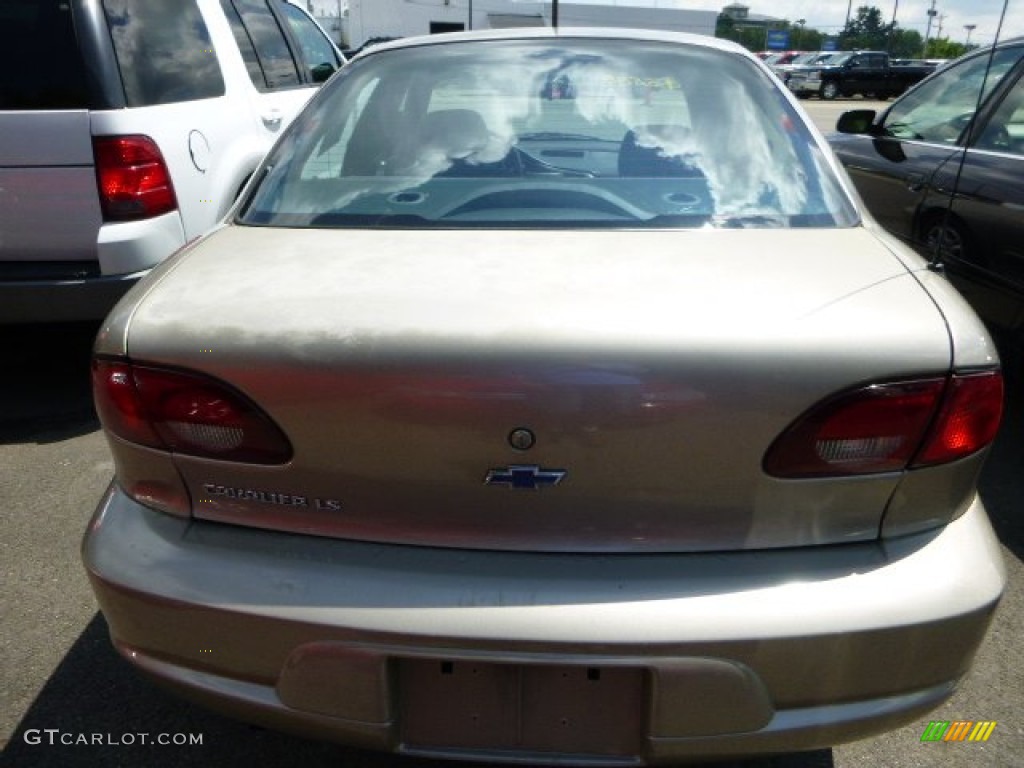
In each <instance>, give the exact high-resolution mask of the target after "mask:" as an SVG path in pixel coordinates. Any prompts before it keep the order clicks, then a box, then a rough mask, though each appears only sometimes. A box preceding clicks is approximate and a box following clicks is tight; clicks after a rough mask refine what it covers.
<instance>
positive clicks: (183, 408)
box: [92, 359, 292, 464]
mask: <svg viewBox="0 0 1024 768" xmlns="http://www.w3.org/2000/svg"><path fill="white" fill-rule="evenodd" d="M92 381H93V396H94V399H95V401H96V410H97V412H98V414H99V417H100V421H102V423H103V426H104V428H105V429H107V430H108V431H109V432H111V433H112V434H114V435H116V436H117V437H119V438H121V439H123V440H127V441H128V442H130V443H136V444H138V445H144V446H148V447H150V448H156V449H158V450H164V451H170V452H173V453H180V454H186V455H189V456H199V457H204V458H210V459H220V460H222V461H237V462H245V463H250V464H283V463H285V462H287V461H289V460H290V459H291V457H292V446H291V443H290V442H289V441H288V438H287V437H285V435H284V433H283V432H282V431H281V429H280V428H279V427H278V426H277V425H276V424H275V423H274V422H273V420H272V419H271V418H270V417H269V416H268V415H267V414H266V413H265V412H264V411H263V410H262V409H260V408H259V407H258V406H257V405H256V404H255V403H253V402H252V401H251V400H250V399H249V398H247V397H246V396H245V395H243V394H241V393H240V392H238V391H236V390H234V389H233V388H232V387H230V386H229V385H227V384H225V383H224V382H221V381H219V380H217V379H214V378H212V377H209V376H205V375H203V374H198V373H194V372H190V371H189V372H186V371H179V370H176V369H169V368H161V367H158V366H149V365H138V364H134V363H129V362H126V361H119V360H106V359H96V360H94V361H93V367H92Z"/></svg>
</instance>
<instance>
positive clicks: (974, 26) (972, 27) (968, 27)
mask: <svg viewBox="0 0 1024 768" xmlns="http://www.w3.org/2000/svg"><path fill="white" fill-rule="evenodd" d="M977 28H978V25H977V24H964V29H966V30H967V47H968V48H970V47H971V32H973V31H974V30H976V29H977Z"/></svg>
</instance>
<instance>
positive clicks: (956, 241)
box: [921, 213, 985, 266]
mask: <svg viewBox="0 0 1024 768" xmlns="http://www.w3.org/2000/svg"><path fill="white" fill-rule="evenodd" d="M921 240H922V242H923V244H924V247H925V253H926V254H927V256H928V257H929V258H934V257H935V256H938V257H939V258H941V259H954V260H956V261H962V262H967V263H969V264H975V265H977V266H985V259H984V258H983V257H982V256H981V254H980V253H979V252H978V250H977V249H976V248H974V247H973V246H972V244H971V239H970V235H968V234H967V231H966V229H964V225H963V223H962V222H960V221H959V220H958V219H955V218H952V217H950V216H947V215H946V214H945V213H938V214H934V215H932V216H931V217H930V218H929V219H927V220H926V221H925V223H924V225H923V226H922V228H921Z"/></svg>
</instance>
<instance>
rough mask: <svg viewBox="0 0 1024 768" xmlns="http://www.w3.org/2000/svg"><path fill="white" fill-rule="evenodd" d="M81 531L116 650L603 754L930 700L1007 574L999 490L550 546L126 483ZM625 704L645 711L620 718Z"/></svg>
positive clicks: (353, 715)
mask: <svg viewBox="0 0 1024 768" xmlns="http://www.w3.org/2000/svg"><path fill="white" fill-rule="evenodd" d="M83 555H84V559H85V564H86V567H87V569H88V571H89V574H90V577H91V579H92V583H93V588H94V590H95V591H96V594H97V596H98V598H99V601H100V604H101V607H102V609H103V612H104V614H105V616H106V619H107V622H108V624H109V626H110V631H111V635H112V637H113V639H114V642H115V644H116V646H117V647H118V649H119V650H120V652H121V653H122V654H123V655H124V656H125V657H126V658H127V659H128V660H129V661H131V662H132V663H133V664H135V665H136V666H137V667H138V668H139V669H141V670H142V671H144V672H146V673H148V674H150V675H151V676H153V677H155V678H156V679H158V680H160V681H162V682H163V683H165V684H167V685H169V686H171V687H172V688H174V689H176V690H177V691H178V692H180V693H182V694H184V695H186V696H188V697H190V698H192V699H194V700H196V701H199V702H200V703H202V704H204V705H207V706H210V707H212V708H216V709H219V710H222V711H225V712H227V713H229V714H232V715H234V716H237V717H240V718H243V719H246V720H250V721H254V722H259V723H261V724H264V725H268V726H271V727H275V728H281V729H284V730H290V731H293V732H297V733H302V734H305V735H310V736H315V737H321V738H328V739H333V740H338V741H344V742H348V743H352V744H355V745H359V746H362V747H368V748H375V749H386V750H397V751H404V752H410V753H418V754H439V755H448V756H453V755H454V756H465V755H472V756H479V757H486V758H488V759H492V760H501V759H503V758H507V759H518V760H523V759H528V760H530V761H535V762H543V761H544V760H545V759H552V760H553V759H555V758H558V759H567V760H568V761H569V762H576V763H595V764H596V763H602V764H605V763H609V762H611V763H621V764H635V763H637V762H658V761H669V760H678V759H681V758H706V757H710V756H725V755H742V754H753V753H765V752H775V751H794V750H801V749H814V748H818V747H823V746H829V745H832V744H834V743H838V742H842V741H849V740H852V739H857V738H861V737H865V736H868V735H871V734H873V733H877V732H880V731H884V730H888V729H891V728H894V727H898V726H900V725H903V724H906V723H908V722H912V721H913V720H915V719H917V718H920V717H922V716H923V715H924V713H926V712H927V711H928V710H929V709H931V708H932V707H934V706H936V705H937V704H938V703H940V702H941V701H943V700H944V699H945V698H946V697H948V696H949V695H950V694H951V693H952V692H953V689H954V686H955V684H956V682H957V680H958V679H959V678H960V677H961V676H962V675H963V674H965V672H966V671H967V669H968V667H969V665H970V663H971V660H972V658H973V656H974V653H975V651H976V650H977V647H978V645H979V643H980V642H981V640H982V638H983V636H984V633H985V631H986V629H987V626H988V624H989V621H990V619H991V616H992V612H993V610H994V608H995V605H996V603H997V602H998V599H999V597H1000V595H1001V593H1002V589H1003V586H1004V583H1005V574H1004V571H1003V568H1002V562H1001V554H1000V551H999V546H998V542H997V541H996V540H995V537H994V535H993V534H992V531H991V528H990V526H989V524H988V520H987V517H986V515H985V512H984V509H983V508H982V506H981V504H980V502H979V501H975V503H974V504H973V505H972V507H971V508H970V509H969V511H968V512H967V513H966V514H965V515H963V516H962V517H960V518H959V519H957V520H956V521H954V522H953V523H952V524H950V525H949V526H947V527H946V528H944V529H942V530H940V531H933V532H930V533H928V534H921V535H917V536H913V537H906V538H903V539H900V540H894V541H889V542H885V543H872V544H857V545H850V546H842V547H828V548H820V549H806V550H787V551H774V552H750V553H742V554H722V555H715V554H707V555H683V556H677V555H626V556H609V555H530V554H521V553H489V552H466V551H456V550H438V549H429V548H415V547H397V546H385V545H378V544H361V543H352V542H343V541H333V540H328V539H317V538H309V537H303V536H292V535H284V534H276V533H269V532H264V531H257V530H245V529H240V528H235V527H231V526H222V525H217V524H210V523H196V522H192V521H187V520H181V519H177V518H172V517H169V516H166V515H163V514H160V513H157V512H153V511H150V510H148V509H146V508H144V507H141V506H139V505H137V504H136V503H134V502H133V501H131V500H129V499H128V498H126V497H125V496H124V495H123V494H122V493H121V492H120V491H118V490H116V489H112V490H111V492H110V493H109V494H108V495H107V496H106V497H105V499H104V500H103V502H102V503H101V505H100V508H99V510H98V511H97V515H96V517H95V518H94V520H93V521H92V524H91V525H90V527H89V530H88V532H87V534H86V537H85V541H84V545H83ZM577 672H578V673H579V674H577ZM531 686H533V687H534V688H538V687H540V688H543V690H544V691H545V692H547V694H546V695H545V696H544V697H542V699H541V700H543V701H545V702H547V704H545V705H544V706H540V705H535V704H536V702H534V704H530V698H529V697H530V694H529V691H530V688H531ZM556 690H557V693H551V692H552V691H556ZM510 691H511V693H510ZM548 694H550V695H548ZM441 699H444V701H442V700H441ZM453 701H454V702H461V703H462V704H463V706H462V707H461V710H462V711H461V712H460V710H459V708H458V707H456V708H455V709H454V710H453V708H452V704H451V702H453ZM552 702H553V703H552ZM593 702H600V706H598V707H597V708H596V709H595V706H594V705H593ZM624 702H625V703H624ZM548 705H550V706H548ZM616 707H619V708H620V709H621V711H620V710H618V709H616ZM510 708H511V709H510ZM442 709H443V711H444V712H445V714H444V715H443V716H437V717H435V716H433V712H432V710H433V711H440V710H442ZM609 711H611V713H612V715H613V717H612V720H613V721H615V722H616V723H625V725H621V727H619V726H618V725H617V726H616V728H615V733H613V734H611V735H608V736H607V738H605V734H603V733H601V731H602V729H604V728H605V725H604V723H605V721H604V720H602V718H607V717H608V713H609ZM511 721H516V722H518V723H519V731H517V733H513V734H512V735H509V734H508V733H506V732H505V730H503V729H504V728H505V725H506V724H507V723H508V722H511ZM524 724H525V725H524ZM531 729H532V730H531ZM573 729H576V731H574V730H573ZM524 731H526V732H529V733H530V734H531V735H529V736H528V737H526V739H525V742H526V743H523V742H522V740H520V741H516V739H517V738H518V739H521V737H522V733H523V732H524ZM517 734H518V735H517ZM595 734H597V735H596V736H595Z"/></svg>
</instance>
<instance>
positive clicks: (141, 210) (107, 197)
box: [92, 135, 178, 221]
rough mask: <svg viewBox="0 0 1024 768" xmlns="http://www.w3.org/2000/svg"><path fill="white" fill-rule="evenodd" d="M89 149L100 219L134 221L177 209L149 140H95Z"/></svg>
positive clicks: (156, 150) (134, 137)
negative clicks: (98, 196) (94, 171)
mask: <svg viewBox="0 0 1024 768" xmlns="http://www.w3.org/2000/svg"><path fill="white" fill-rule="evenodd" d="M92 145H93V156H94V158H95V160H96V181H97V184H98V185H99V192H100V205H101V207H102V209H103V216H104V218H106V219H107V220H110V221H134V220H137V219H148V218H151V217H153V216H160V215H161V214H164V213H169V212H170V211H173V210H175V209H177V207H178V200H177V197H176V196H175V194H174V183H173V182H172V181H171V173H170V171H169V170H168V168H167V163H166V162H164V156H163V154H162V153H161V152H160V147H158V146H157V144H156V142H155V141H153V139H151V138H150V137H149V136H141V135H129V136H97V137H95V138H93V143H92Z"/></svg>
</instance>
